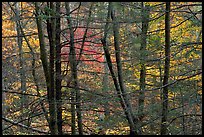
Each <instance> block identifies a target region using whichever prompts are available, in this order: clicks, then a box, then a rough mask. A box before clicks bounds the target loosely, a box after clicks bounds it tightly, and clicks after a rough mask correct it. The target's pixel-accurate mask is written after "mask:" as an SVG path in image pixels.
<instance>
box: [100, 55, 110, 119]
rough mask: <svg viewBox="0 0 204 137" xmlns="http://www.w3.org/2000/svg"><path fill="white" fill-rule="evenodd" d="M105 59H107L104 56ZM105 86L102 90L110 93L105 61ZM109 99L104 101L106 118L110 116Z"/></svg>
mask: <svg viewBox="0 0 204 137" xmlns="http://www.w3.org/2000/svg"><path fill="white" fill-rule="evenodd" d="M104 60H106V58H105V56H104ZM102 85H103V87H102V92H103V94H108V90H109V88H108V66H107V63H104V76H103V84H102ZM108 102H109V101H107V100H105V102H104V103H103V106H104V114H105V119H107V118H108V117H109V116H110V108H109V107H110V106H109V103H108Z"/></svg>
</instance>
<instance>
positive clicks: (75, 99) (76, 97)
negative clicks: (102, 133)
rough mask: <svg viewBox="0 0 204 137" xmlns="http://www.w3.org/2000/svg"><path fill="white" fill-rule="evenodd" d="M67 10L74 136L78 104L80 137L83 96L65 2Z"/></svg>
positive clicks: (67, 5) (68, 12)
mask: <svg viewBox="0 0 204 137" xmlns="http://www.w3.org/2000/svg"><path fill="white" fill-rule="evenodd" d="M65 8H66V13H67V16H68V17H67V21H68V26H69V30H70V52H69V61H70V67H71V75H72V77H73V86H74V87H75V89H74V90H72V92H71V98H72V99H71V100H72V103H71V114H72V126H71V127H72V134H76V131H75V121H76V120H75V104H76V113H77V123H78V132H79V135H82V134H83V127H82V114H81V95H80V90H79V89H78V76H77V61H76V53H75V47H74V31H73V28H72V19H71V16H70V7H69V3H68V2H65Z"/></svg>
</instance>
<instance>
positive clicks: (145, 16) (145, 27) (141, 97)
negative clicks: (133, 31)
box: [138, 2, 149, 134]
mask: <svg viewBox="0 0 204 137" xmlns="http://www.w3.org/2000/svg"><path fill="white" fill-rule="evenodd" d="M141 9H142V10H141V16H142V34H141V47H140V65H141V69H140V92H139V101H138V105H139V107H138V117H139V121H138V126H139V127H140V128H139V129H138V130H139V132H140V134H142V127H141V122H142V119H143V117H144V101H145V93H144V90H145V86H146V83H145V77H146V67H145V60H146V56H147V55H146V45H147V30H148V18H149V8H148V6H145V5H144V2H141Z"/></svg>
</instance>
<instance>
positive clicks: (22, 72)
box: [14, 2, 27, 131]
mask: <svg viewBox="0 0 204 137" xmlns="http://www.w3.org/2000/svg"><path fill="white" fill-rule="evenodd" d="M14 12H15V15H16V31H17V36H18V37H17V44H18V48H19V63H20V67H19V68H20V80H21V91H22V94H21V97H20V98H21V120H23V119H25V118H26V115H25V114H24V113H25V111H24V109H25V108H24V107H25V103H26V102H27V101H26V96H25V95H24V94H25V93H26V90H27V88H26V75H25V67H24V64H25V59H24V57H23V54H24V53H23V38H22V37H20V36H21V35H22V33H21V29H20V27H21V26H20V6H19V2H16V4H15V11H14ZM24 124H26V123H25V121H24ZM22 131H23V129H22Z"/></svg>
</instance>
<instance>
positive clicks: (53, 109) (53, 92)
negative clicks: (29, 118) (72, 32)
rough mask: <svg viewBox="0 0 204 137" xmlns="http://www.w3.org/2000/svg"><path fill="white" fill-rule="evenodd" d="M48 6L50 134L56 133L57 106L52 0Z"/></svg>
mask: <svg viewBox="0 0 204 137" xmlns="http://www.w3.org/2000/svg"><path fill="white" fill-rule="evenodd" d="M47 4H48V5H47V6H48V7H49V8H50V9H51V13H47V12H46V14H47V16H48V19H47V33H48V39H49V45H50V58H49V60H50V68H49V69H50V71H49V72H50V90H49V92H48V102H49V112H50V123H51V126H52V128H53V130H51V134H52V135H57V134H58V127H57V106H56V90H55V77H54V75H55V72H54V64H55V63H54V59H55V55H54V54H55V19H54V18H53V16H54V14H53V12H54V11H55V9H54V8H55V7H54V4H53V2H48V3H47Z"/></svg>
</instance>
